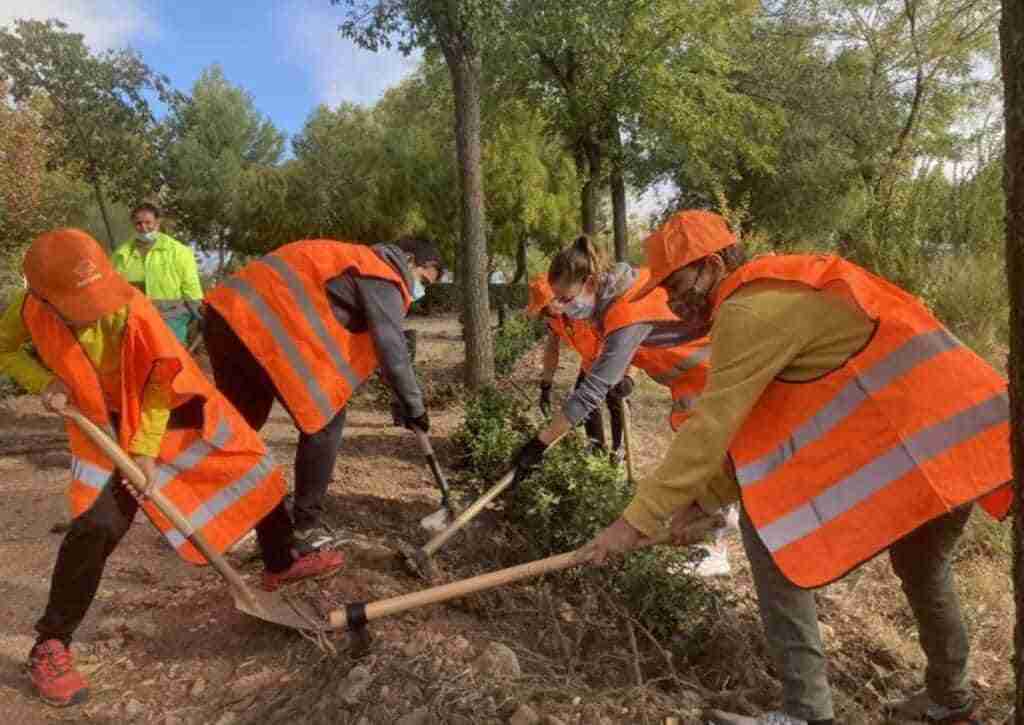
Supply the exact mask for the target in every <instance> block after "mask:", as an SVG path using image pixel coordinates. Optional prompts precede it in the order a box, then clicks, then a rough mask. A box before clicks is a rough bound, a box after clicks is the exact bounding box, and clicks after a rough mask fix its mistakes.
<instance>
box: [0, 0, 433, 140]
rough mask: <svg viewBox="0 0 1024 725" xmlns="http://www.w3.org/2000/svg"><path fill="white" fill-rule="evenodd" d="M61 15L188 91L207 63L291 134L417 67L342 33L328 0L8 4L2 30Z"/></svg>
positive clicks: (22, 0) (20, 0) (370, 97)
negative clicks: (323, 109)
mask: <svg viewBox="0 0 1024 725" xmlns="http://www.w3.org/2000/svg"><path fill="white" fill-rule="evenodd" d="M51 17H57V18H60V19H62V20H64V21H65V22H67V23H68V25H69V26H70V28H71V29H72V30H75V31H76V32H80V33H82V34H84V35H85V39H86V42H87V43H88V44H89V45H90V46H91V47H92V48H93V49H94V50H103V49H106V48H118V47H131V48H134V49H135V50H137V51H139V52H140V53H141V54H142V56H143V58H144V59H145V61H146V63H147V64H149V66H150V67H151V68H153V69H154V70H156V71H158V72H161V73H164V74H166V75H167V76H169V77H170V79H171V81H172V83H173V84H174V86H175V87H177V88H179V89H181V90H183V91H188V90H190V89H191V87H192V84H193V83H194V82H195V80H196V79H197V78H198V77H199V74H200V72H201V71H202V70H203V69H204V68H206V67H207V66H209V65H211V64H213V63H218V64H220V66H221V67H222V68H223V69H224V74H225V76H226V77H227V78H228V80H229V81H230V82H232V83H234V84H236V85H239V86H242V87H243V88H245V89H246V90H248V91H249V92H250V93H251V94H252V95H253V99H254V101H255V103H256V106H257V108H258V109H259V110H260V111H261V112H262V113H264V114H266V115H268V116H269V117H270V118H271V120H272V121H273V122H274V125H276V126H277V127H278V128H279V129H280V130H282V131H284V132H285V133H287V134H289V135H292V134H294V133H296V132H298V131H299V130H300V129H301V128H302V124H303V122H304V121H305V119H306V117H307V116H308V115H309V113H310V112H311V111H312V110H313V109H314V108H315V107H316V106H317V105H318V104H321V103H326V104H328V105H330V106H335V105H337V104H338V103H340V102H342V101H353V102H357V103H364V104H365V103H372V102H373V101H375V100H377V99H378V98H380V96H381V94H382V93H383V92H384V90H385V89H386V88H388V87H389V86H391V85H393V84H395V83H397V82H398V81H399V80H401V79H402V78H403V77H404V76H405V75H407V74H409V73H410V72H412V71H413V70H414V69H415V66H416V62H417V59H416V58H405V57H403V56H402V55H401V54H400V53H399V52H398V51H384V52H380V53H370V52H367V51H363V50H360V49H358V48H356V47H355V46H354V45H353V44H352V43H351V42H350V41H347V40H345V39H344V38H342V37H341V34H340V33H338V30H337V28H338V25H339V23H340V12H339V10H338V8H336V7H333V6H332V5H331V4H330V2H329V0H278V1H276V2H271V1H269V0H268V1H265V2H242V1H241V0H205V1H203V0H3V2H2V3H0V25H9V24H10V22H11V21H12V20H13V19H14V18H35V19H40V20H42V19H46V18H51Z"/></svg>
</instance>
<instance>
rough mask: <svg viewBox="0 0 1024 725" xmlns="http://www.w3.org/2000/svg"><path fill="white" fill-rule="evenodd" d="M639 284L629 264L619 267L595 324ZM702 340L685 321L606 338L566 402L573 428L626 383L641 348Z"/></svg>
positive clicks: (606, 285) (609, 278)
mask: <svg viewBox="0 0 1024 725" xmlns="http://www.w3.org/2000/svg"><path fill="white" fill-rule="evenodd" d="M635 280H636V272H635V271H634V270H633V269H632V268H631V267H629V265H626V264H618V265H616V266H615V267H614V268H613V269H612V270H611V271H610V272H609V273H608V274H607V275H605V278H604V280H603V282H602V285H601V289H600V291H599V292H598V299H597V305H596V308H595V311H594V315H595V320H600V319H602V318H603V316H604V313H605V312H606V311H607V310H608V308H609V307H610V306H611V304H612V303H613V302H615V301H616V300H617V299H618V298H619V297H621V296H622V295H623V294H624V293H625V292H626V290H628V289H629V288H630V287H631V286H632V284H633V282H634V281H635ZM595 324H597V323H596V322H595ZM698 336H699V335H695V334H694V331H693V330H692V329H691V328H690V327H689V326H688V325H687V324H685V323H683V322H682V321H680V322H678V323H675V322H654V323H650V322H639V323H637V324H635V325H628V326H626V327H621V328H619V329H618V330H615V331H614V332H612V333H611V334H610V335H608V337H606V338H605V340H604V343H603V344H602V346H601V354H600V355H599V356H598V358H597V360H595V361H594V364H593V365H592V366H591V368H590V373H589V374H588V375H587V376H586V377H585V378H584V379H583V381H582V382H581V383H580V385H579V387H577V388H576V389H575V390H574V391H573V393H572V395H570V396H569V398H568V399H567V400H566V401H565V405H564V406H563V407H562V414H563V415H565V417H566V418H567V419H568V420H569V423H571V424H572V425H577V424H578V423H580V422H581V421H582V420H583V419H584V418H586V417H587V416H588V415H590V412H591V411H593V410H595V409H596V408H597V407H598V406H599V405H601V403H602V402H603V401H604V399H605V398H606V397H607V396H608V391H610V390H611V389H612V388H613V387H615V386H616V385H617V384H618V383H619V381H620V380H622V378H623V376H624V375H625V374H626V370H628V369H629V366H630V364H631V363H632V362H633V357H634V356H635V355H636V352H637V350H639V349H640V348H641V347H674V346H676V345H681V344H683V343H685V342H688V341H690V340H693V339H694V338H695V337H698Z"/></svg>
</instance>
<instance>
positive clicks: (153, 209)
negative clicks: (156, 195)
mask: <svg viewBox="0 0 1024 725" xmlns="http://www.w3.org/2000/svg"><path fill="white" fill-rule="evenodd" d="M140 211H148V212H149V213H150V214H152V215H153V216H154V217H156V218H157V219H159V218H160V207H158V206H157V205H156V204H150V203H149V202H148V201H144V202H142V203H141V204H139V205H138V206H137V207H135V208H134V209H132V218H133V219H134V218H135V215H136V214H138V213H139V212H140Z"/></svg>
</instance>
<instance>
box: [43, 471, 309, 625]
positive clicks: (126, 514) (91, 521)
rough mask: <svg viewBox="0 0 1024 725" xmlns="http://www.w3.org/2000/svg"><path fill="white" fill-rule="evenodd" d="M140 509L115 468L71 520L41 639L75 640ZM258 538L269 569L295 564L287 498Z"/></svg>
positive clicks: (262, 524)
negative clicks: (105, 571)
mask: <svg viewBox="0 0 1024 725" xmlns="http://www.w3.org/2000/svg"><path fill="white" fill-rule="evenodd" d="M138 510H139V504H138V502H137V501H136V500H135V497H134V496H132V495H131V493H129V492H128V489H127V488H126V486H125V484H123V483H121V480H120V476H118V475H117V474H115V476H114V479H113V480H111V481H109V482H108V483H107V485H106V486H105V487H104V488H103V491H101V492H100V495H99V496H98V497H97V498H96V501H95V502H93V505H92V506H91V507H90V508H89V510H88V511H86V512H85V513H83V514H82V515H80V516H78V517H76V518H75V519H74V520H73V521H72V522H71V528H69V529H68V532H67V533H66V534H65V535H64V540H63V541H62V542H61V544H60V550H59V551H58V552H57V563H56V564H55V565H54V567H53V578H52V580H51V582H50V596H49V601H48V602H47V604H46V611H45V612H44V613H43V617H42V619H40V620H39V621H38V622H36V631H37V632H39V641H43V640H47V639H59V640H61V641H62V642H64V643H65V644H67V643H69V642H70V641H71V637H72V635H73V634H74V632H75V630H76V629H77V628H78V625H79V624H81V623H82V619H84V618H85V613H86V612H87V611H88V610H89V606H90V605H91V604H92V600H93V599H94V598H95V597H96V591H97V589H99V586H100V579H102V578H103V569H104V568H105V567H106V564H107V558H108V557H109V556H110V554H111V553H112V552H113V551H114V549H115V548H117V544H118V542H119V541H121V539H122V538H123V537H124V535H125V534H126V533H128V529H129V528H130V527H131V525H132V520H133V519H134V518H135V513H136V512H137V511H138ZM256 538H257V539H258V540H259V544H260V551H261V552H262V554H263V562H264V565H265V566H266V568H267V570H269V571H272V572H279V571H284V570H285V569H287V568H288V567H290V566H291V565H292V554H291V548H292V522H291V519H290V518H289V516H288V511H287V509H285V507H284V503H283V502H282V503H279V504H278V505H277V506H276V507H275V508H274V509H273V510H272V511H271V512H270V513H269V514H267V515H266V517H264V518H263V520H262V521H260V522H259V523H258V524H257V525H256Z"/></svg>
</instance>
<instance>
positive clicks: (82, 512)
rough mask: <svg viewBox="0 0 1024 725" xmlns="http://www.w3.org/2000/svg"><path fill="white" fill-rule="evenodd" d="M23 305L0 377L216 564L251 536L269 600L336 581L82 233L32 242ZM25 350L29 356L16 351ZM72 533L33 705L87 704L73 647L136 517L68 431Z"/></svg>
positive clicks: (273, 472) (169, 337) (335, 562)
mask: <svg viewBox="0 0 1024 725" xmlns="http://www.w3.org/2000/svg"><path fill="white" fill-rule="evenodd" d="M24 273H25V278H26V280H27V282H28V291H27V292H23V293H20V294H19V295H18V297H17V298H16V299H15V301H14V302H13V304H11V305H9V306H8V308H7V310H6V312H5V313H4V314H3V316H2V318H0V372H2V373H5V374H9V375H11V376H12V377H13V378H14V379H15V380H16V381H18V382H19V383H20V384H21V385H22V386H23V387H25V388H26V389H27V390H29V391H30V392H36V393H40V394H41V395H42V399H43V404H44V405H45V406H46V407H47V408H48V409H49V410H51V411H54V412H59V410H60V408H62V407H63V404H64V402H65V401H67V400H70V401H71V402H72V403H73V404H74V405H75V406H76V407H77V408H78V409H79V410H80V411H81V412H82V413H83V414H84V415H86V416H87V417H88V418H90V419H91V420H92V421H93V422H94V423H96V424H97V425H99V426H100V427H102V428H104V429H106V430H107V431H108V433H109V434H110V435H111V437H112V438H115V439H118V440H119V441H120V444H121V446H122V447H123V448H125V449H126V450H127V451H128V452H129V454H131V455H132V456H133V457H134V459H135V461H136V462H137V463H138V464H139V467H140V468H141V469H142V471H143V472H144V473H145V475H146V481H147V484H148V486H151V487H157V488H158V489H159V490H161V491H162V492H163V493H164V494H165V495H166V497H167V498H168V499H169V500H170V501H171V502H172V503H173V504H174V505H175V506H176V507H177V508H178V509H179V510H180V511H182V513H183V514H184V515H185V516H187V517H188V518H189V519H190V522H191V523H192V525H193V527H194V528H195V529H196V530H198V531H200V532H201V533H202V534H203V535H204V536H205V537H206V539H207V540H208V541H209V543H210V545H211V546H212V547H213V548H215V549H216V550H217V551H219V552H223V551H225V550H226V549H227V548H228V547H230V546H231V545H232V544H233V543H234V542H235V541H237V540H238V539H239V538H240V537H241V536H242V535H244V534H245V533H246V532H247V531H248V530H249V529H251V528H252V527H253V526H254V525H255V526H256V532H257V536H258V539H259V544H260V549H261V552H262V554H263V560H264V565H265V567H266V569H265V572H264V575H263V586H264V588H265V589H267V590H270V591H272V590H274V589H277V588H278V587H280V586H281V585H283V584H287V583H290V582H293V581H297V580H299V579H303V578H306V577H309V576H315V575H321V574H326V573H330V572H332V571H335V570H337V569H338V568H340V567H341V565H342V562H343V559H342V556H341V555H340V554H339V553H338V552H311V553H307V554H306V555H303V556H300V555H299V554H297V553H296V551H295V549H294V547H295V541H294V540H293V536H292V522H291V519H290V518H289V516H288V512H287V510H286V509H285V507H284V503H283V498H284V492H285V484H284V478H283V476H282V474H281V471H280V469H279V468H278V467H277V466H276V465H275V464H274V462H273V459H272V458H271V456H270V453H269V452H268V451H267V448H266V446H265V445H264V444H263V441H261V440H260V438H259V436H258V435H257V434H256V432H255V431H253V430H252V429H251V428H250V427H249V426H248V425H246V423H245V421H243V420H242V418H241V417H240V416H239V415H238V413H237V412H235V410H234V409H233V408H232V407H231V406H230V405H229V404H228V403H227V401H226V400H224V398H223V397H222V396H221V395H220V394H218V393H217V391H216V389H215V388H214V387H213V385H211V384H210V383H209V382H207V380H206V379H205V378H204V377H203V374H202V372H201V371H200V370H199V368H198V367H197V366H196V364H195V362H194V361H193V360H192V358H191V357H190V356H189V355H188V353H187V352H186V351H185V349H184V348H183V347H182V346H181V344H180V343H179V342H178V341H177V339H176V338H175V337H174V335H173V333H172V332H171V331H170V330H169V329H168V328H167V326H166V325H165V324H164V322H163V320H162V319H161V317H160V314H159V312H157V310H156V308H155V307H154V306H153V304H152V302H150V301H149V300H148V299H147V298H146V297H145V295H143V294H142V293H141V292H139V291H137V290H135V289H134V288H133V287H132V286H131V285H130V284H128V282H126V281H125V280H124V279H123V278H122V277H121V276H120V275H119V274H118V273H117V272H116V271H115V270H114V268H113V266H112V265H111V263H110V261H109V259H108V258H107V256H106V254H105V253H104V252H103V250H102V248H101V247H100V246H99V244H98V243H97V242H96V241H95V240H94V239H93V238H92V237H90V236H89V235H88V234H86V233H85V232H83V231H80V230H77V229H58V230H55V231H52V232H48V233H46V234H43V235H42V236H40V237H38V238H37V239H36V240H35V241H33V243H32V245H31V246H30V247H29V249H28V252H27V253H26V255H25V264H24ZM28 342H31V343H32V344H33V346H34V347H35V351H36V356H33V355H32V354H31V353H29V352H28V351H27V350H26V349H25V347H24V346H25V344H26V343H28ZM67 432H68V438H69V440H70V443H71V453H72V462H71V479H72V480H71V484H70V487H69V489H68V499H69V503H70V506H71V514H72V517H73V518H72V522H71V527H70V529H69V530H68V532H67V534H66V535H65V537H64V541H63V542H62V543H61V547H60V551H59V553H58V554H57V562H56V565H55V566H54V570H53V580H52V583H51V586H50V596H49V602H48V603H47V606H46V611H45V613H44V614H43V616H42V618H41V619H40V620H39V621H38V622H37V623H36V630H37V631H38V633H39V637H38V640H37V641H36V644H35V645H34V646H33V647H32V650H31V652H30V654H29V671H30V675H31V679H32V683H33V685H34V687H35V689H36V691H37V692H38V694H39V696H40V697H41V698H42V699H43V700H44V701H45V702H47V703H49V704H51V705H57V706H66V705H73V704H78V703H81V702H84V701H85V700H86V699H87V698H88V692H89V690H88V685H87V683H86V681H85V678H84V677H83V676H82V675H81V673H79V672H78V671H77V670H76V669H75V667H74V661H73V658H72V654H71V651H70V643H71V638H72V635H73V634H74V631H75V629H76V628H77V627H78V625H79V624H80V623H81V622H82V619H83V618H84V617H85V614H86V611H87V610H88V608H89V605H90V604H91V603H92V600H93V598H94V597H95V595H96V591H97V589H98V587H99V583H100V579H101V577H102V575H103V569H104V566H105V564H106V560H107V557H109V556H110V554H111V552H113V550H114V548H115V547H116V546H117V544H118V542H119V541H120V540H121V538H122V537H123V536H124V534H125V533H126V532H127V531H128V528H129V527H130V526H131V523H132V519H133V518H134V516H135V513H136V511H137V510H138V508H139V506H140V501H139V500H138V499H137V498H136V497H135V496H133V495H132V494H131V493H130V492H129V489H128V488H126V486H125V484H123V483H122V481H121V478H120V474H119V473H118V471H117V470H116V469H115V466H114V464H113V462H111V461H110V460H109V459H108V458H107V457H106V455H104V454H103V452H102V451H101V450H100V449H99V448H98V447H97V446H96V445H95V444H93V443H92V442H91V440H90V439H89V438H88V437H87V436H86V435H85V434H84V433H83V432H82V431H80V430H79V429H78V427H77V426H76V425H75V424H73V423H71V422H70V421H68V422H67ZM141 506H142V508H143V510H144V511H145V513H146V514H147V515H148V516H149V517H150V519H151V520H152V521H153V523H154V524H155V525H156V526H157V528H159V529H160V530H161V532H162V533H163V534H164V535H165V536H166V538H167V540H168V541H169V542H170V544H171V545H172V546H173V547H174V548H175V550H176V551H177V552H178V553H179V554H180V555H181V556H182V557H183V558H184V559H186V560H187V561H190V562H192V563H195V564H204V563H206V560H205V558H204V557H203V556H202V555H201V554H200V553H199V552H198V551H197V550H196V549H195V548H194V547H193V546H192V545H191V544H190V543H189V542H188V541H187V540H186V539H185V538H184V537H183V536H182V535H181V534H180V533H179V532H178V531H176V530H174V529H173V528H171V526H170V524H169V522H168V521H167V520H166V518H164V517H163V516H162V515H161V514H160V513H159V511H157V510H156V509H155V508H154V507H153V506H152V505H151V504H150V503H149V502H148V501H146V500H145V498H144V497H143V498H142V500H141Z"/></svg>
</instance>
